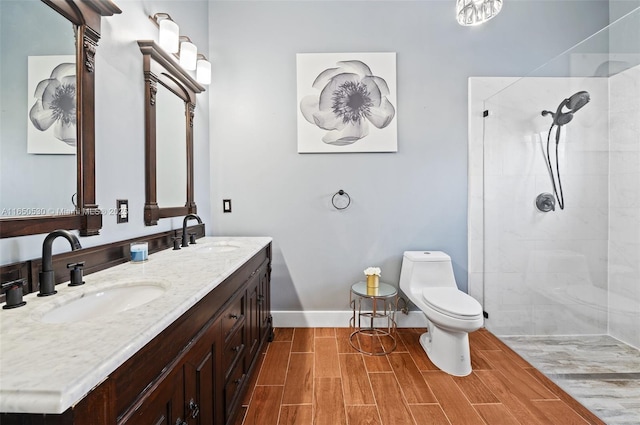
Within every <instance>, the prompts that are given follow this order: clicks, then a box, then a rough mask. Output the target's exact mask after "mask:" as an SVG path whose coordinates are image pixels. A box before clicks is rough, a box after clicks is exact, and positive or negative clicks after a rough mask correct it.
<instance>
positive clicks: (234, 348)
mask: <svg viewBox="0 0 640 425" xmlns="http://www.w3.org/2000/svg"><path fill="white" fill-rule="evenodd" d="M243 348H244V344H240V345H236V346H235V347H233V348H232V349H231V350H232V351H235V352H236V353H237V352H238V351H240V350H242V349H243Z"/></svg>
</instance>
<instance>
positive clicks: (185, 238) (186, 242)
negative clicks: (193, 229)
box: [182, 214, 202, 247]
mask: <svg viewBox="0 0 640 425" xmlns="http://www.w3.org/2000/svg"><path fill="white" fill-rule="evenodd" d="M190 218H193V219H196V220H198V224H202V219H201V218H200V217H198V215H197V214H187V215H186V216H184V220H182V246H183V247H186V246H189V236H188V235H187V221H189V219H190ZM191 242H192V243H195V238H192V240H191Z"/></svg>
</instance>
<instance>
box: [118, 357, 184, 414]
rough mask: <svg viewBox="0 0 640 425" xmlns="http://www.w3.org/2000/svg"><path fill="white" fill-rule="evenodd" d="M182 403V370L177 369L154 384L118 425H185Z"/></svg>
mask: <svg viewBox="0 0 640 425" xmlns="http://www.w3.org/2000/svg"><path fill="white" fill-rule="evenodd" d="M183 401H184V388H183V375H182V368H180V367H177V368H175V369H173V370H172V371H171V372H170V373H169V374H168V375H166V376H165V377H164V378H163V379H161V381H159V382H158V383H156V384H155V385H154V386H153V387H152V388H151V389H150V390H149V391H148V392H147V395H146V396H145V397H144V398H143V399H142V400H141V401H140V403H139V404H138V407H137V408H134V409H133V410H132V413H131V414H129V415H127V416H126V418H125V419H123V420H122V421H121V422H120V423H119V425H138V424H145V425H146V424H149V425H185V424H186V422H185V421H184V419H185V417H184V409H183Z"/></svg>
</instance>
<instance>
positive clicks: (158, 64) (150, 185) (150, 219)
mask: <svg viewBox="0 0 640 425" xmlns="http://www.w3.org/2000/svg"><path fill="white" fill-rule="evenodd" d="M138 46H140V51H141V52H142V57H143V69H144V88H145V95H144V100H145V107H144V111H145V204H144V224H146V225H147V226H153V225H156V224H158V220H159V219H161V218H166V217H177V216H182V215H187V214H195V213H196V212H197V207H196V203H195V200H194V196H193V117H194V115H195V109H196V94H197V93H201V92H203V91H204V90H205V88H204V87H203V86H201V85H200V84H198V82H197V81H196V80H194V79H193V78H192V77H191V76H190V75H189V74H188V73H187V72H186V71H184V70H183V69H182V67H181V66H180V65H179V64H178V63H177V62H176V61H175V60H174V59H173V58H171V56H169V54H168V53H166V52H165V51H164V50H163V49H162V48H161V47H160V46H158V45H157V44H156V43H155V42H154V41H152V40H138ZM158 83H160V84H162V85H164V86H165V87H166V88H168V89H169V90H170V91H171V92H172V93H173V94H175V95H176V96H178V97H179V98H180V99H182V100H183V101H184V103H185V120H186V124H187V125H186V129H187V131H186V135H185V138H186V147H187V163H186V164H185V166H186V167H187V199H186V203H185V205H184V207H164V208H163V207H161V206H159V205H158V193H157V175H156V173H157V167H156V154H157V148H156V93H157V91H158Z"/></svg>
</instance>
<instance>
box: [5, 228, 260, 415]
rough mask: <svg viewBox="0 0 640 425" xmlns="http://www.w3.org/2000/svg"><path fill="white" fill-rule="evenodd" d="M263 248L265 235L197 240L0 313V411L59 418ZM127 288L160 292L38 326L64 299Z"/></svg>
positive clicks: (63, 286)
mask: <svg viewBox="0 0 640 425" xmlns="http://www.w3.org/2000/svg"><path fill="white" fill-rule="evenodd" d="M224 241H228V244H227V243H226V242H224ZM270 242H271V238H268V237H237V238H236V237H233V238H232V237H205V238H201V239H198V242H197V244H196V245H191V246H189V247H188V248H183V249H181V250H180V251H173V250H171V249H168V250H164V251H161V252H158V253H155V254H151V255H149V260H148V261H146V262H143V263H131V262H129V263H125V264H121V265H118V266H115V267H112V268H109V269H107V270H103V271H100V272H97V273H93V274H90V275H87V276H85V277H84V280H85V282H86V283H85V284H84V285H82V286H77V287H69V286H68V285H67V284H66V283H63V284H59V285H57V286H56V290H57V291H58V293H57V294H56V295H52V296H49V297H37V296H36V294H35V293H33V294H28V295H26V296H25V297H24V300H25V301H27V304H26V305H25V306H23V307H20V308H16V309H10V310H0V412H12V413H62V412H64V411H65V410H67V409H68V408H69V407H71V406H73V405H74V404H76V403H77V402H78V401H80V400H81V399H82V398H83V397H84V396H85V395H86V394H87V393H88V392H89V391H90V390H91V389H93V388H94V387H96V386H97V385H98V384H100V383H101V382H102V381H104V380H105V379H106V378H107V377H108V376H109V374H110V373H112V372H113V371H114V370H116V369H117V368H118V367H119V366H120V365H121V364H123V363H124V362H125V361H126V360H127V359H129V358H130V357H131V356H132V355H133V354H135V353H136V352H137V351H138V350H140V349H141V348H142V347H143V346H144V345H146V344H147V343H148V342H149V341H151V340H152V339H153V338H154V337H155V336H157V335H158V334H160V333H161V332H162V331H163V330H164V329H165V328H166V327H167V326H169V325H170V324H171V323H173V322H174V321H175V320H176V319H177V318H178V317H180V316H181V315H182V314H183V313H184V312H186V311H187V310H189V309H190V308H191V307H193V306H194V305H195V304H196V303H197V302H198V301H199V300H201V299H202V298H203V297H204V296H205V295H207V294H208V293H209V292H211V290H213V289H214V288H215V287H216V286H218V285H219V284H220V283H221V282H222V281H224V279H225V278H227V277H229V276H230V275H231V274H232V273H233V272H234V271H236V270H237V269H238V268H240V267H241V266H242V265H243V264H244V263H246V262H247V261H248V260H249V259H250V258H251V257H253V256H254V255H255V254H256V253H257V252H259V251H260V250H261V249H262V248H264V247H265V246H266V245H268V244H269V243H270ZM216 245H222V246H219V247H217V248H213V247H214V246H216ZM225 246H227V248H225ZM127 283H151V284H156V285H161V286H163V287H164V288H166V290H165V293H164V294H163V295H162V296H160V297H159V298H156V299H154V300H152V301H150V302H148V303H146V304H144V305H141V306H138V307H135V308H131V309H129V310H126V311H122V312H119V313H116V314H113V313H111V314H105V315H102V316H100V317H96V318H93V319H89V320H81V321H76V322H71V323H61V324H51V323H43V322H42V321H41V318H42V316H43V314H45V313H46V312H48V311H50V310H52V309H53V308H55V307H57V306H59V305H62V304H64V303H66V302H69V301H70V300H73V299H77V298H80V297H82V296H84V295H90V294H91V293H94V292H97V291H99V290H100V289H104V288H107V287H110V286H114V285H122V284H127Z"/></svg>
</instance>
